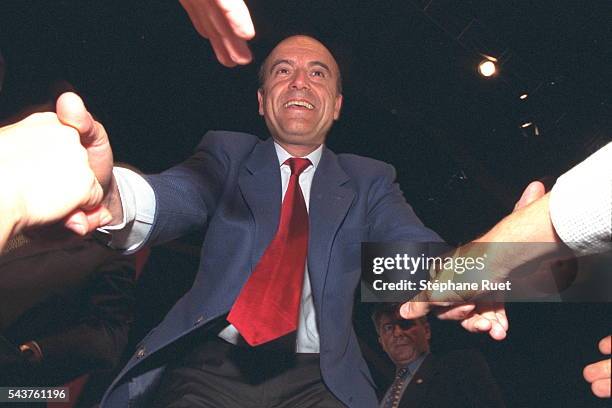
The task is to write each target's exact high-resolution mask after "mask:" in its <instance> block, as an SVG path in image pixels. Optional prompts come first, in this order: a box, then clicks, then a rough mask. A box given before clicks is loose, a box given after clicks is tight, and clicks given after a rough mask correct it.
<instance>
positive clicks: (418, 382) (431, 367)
mask: <svg viewBox="0 0 612 408" xmlns="http://www.w3.org/2000/svg"><path fill="white" fill-rule="evenodd" d="M504 406H505V405H504V402H503V400H502V397H501V392H500V390H499V387H498V386H497V383H496V382H495V380H494V379H493V377H492V375H491V371H490V370H489V366H488V364H487V362H486V361H485V359H484V357H483V356H482V354H480V353H479V352H477V351H475V350H457V351H451V352H448V353H444V354H429V355H428V356H427V357H426V358H425V360H424V361H423V363H422V364H421V366H420V367H419V369H418V370H417V372H416V373H415V374H414V376H413V378H412V381H410V383H409V384H408V385H407V387H406V389H405V391H404V394H403V396H402V399H401V400H400V404H399V407H400V408H417V407H418V408H444V407H456V408H477V407H478V408H496V407H504Z"/></svg>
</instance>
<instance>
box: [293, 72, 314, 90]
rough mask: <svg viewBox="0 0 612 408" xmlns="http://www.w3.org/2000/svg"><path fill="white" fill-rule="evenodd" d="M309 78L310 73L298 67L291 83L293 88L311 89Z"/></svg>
mask: <svg viewBox="0 0 612 408" xmlns="http://www.w3.org/2000/svg"><path fill="white" fill-rule="evenodd" d="M308 79H309V78H308V73H307V72H306V71H304V70H301V69H298V70H296V71H295V73H294V75H293V78H292V80H291V83H290V84H289V85H290V87H291V88H292V89H309V88H310V84H309V81H308Z"/></svg>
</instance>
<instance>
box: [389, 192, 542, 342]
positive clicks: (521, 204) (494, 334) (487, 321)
mask: <svg viewBox="0 0 612 408" xmlns="http://www.w3.org/2000/svg"><path fill="white" fill-rule="evenodd" d="M544 194H545V188H544V185H543V184H542V183H540V182H533V183H531V184H529V185H528V186H527V188H525V190H524V191H523V194H522V195H521V198H520V199H519V200H518V201H517V203H516V205H515V206H514V211H515V212H516V211H520V210H522V209H523V208H525V207H527V206H529V205H530V204H532V203H534V202H535V201H537V200H539V199H540V198H542V197H543V196H544ZM432 310H433V312H434V313H435V314H436V316H437V317H438V318H439V319H443V320H459V321H461V326H463V328H464V329H466V330H467V331H469V332H472V333H478V332H481V333H489V335H490V336H491V338H493V339H495V340H503V339H505V338H506V333H507V331H508V328H509V325H508V318H507V317H506V310H505V307H504V304H503V303H502V302H496V301H494V300H493V299H489V298H487V297H485V298H481V299H480V300H479V301H478V302H477V303H475V302H462V301H461V302H457V299H432V298H431V294H429V293H427V292H425V291H423V292H420V293H419V294H418V295H417V296H416V297H415V298H413V299H412V300H410V301H409V302H406V303H404V304H403V305H402V306H401V308H400V315H401V316H402V317H403V318H404V319H416V318H418V317H421V316H425V315H427V314H428V313H429V312H430V311H432Z"/></svg>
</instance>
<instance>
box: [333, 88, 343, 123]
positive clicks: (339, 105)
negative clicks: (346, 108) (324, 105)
mask: <svg viewBox="0 0 612 408" xmlns="http://www.w3.org/2000/svg"><path fill="white" fill-rule="evenodd" d="M342 100H343V97H342V94H339V95H338V96H336V101H335V102H334V120H338V119H339V118H340V111H341V110H342Z"/></svg>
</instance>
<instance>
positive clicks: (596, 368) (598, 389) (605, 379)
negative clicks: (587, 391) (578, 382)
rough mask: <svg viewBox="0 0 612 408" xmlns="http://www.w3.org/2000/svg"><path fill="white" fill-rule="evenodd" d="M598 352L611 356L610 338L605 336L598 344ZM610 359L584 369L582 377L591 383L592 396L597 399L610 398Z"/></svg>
mask: <svg viewBox="0 0 612 408" xmlns="http://www.w3.org/2000/svg"><path fill="white" fill-rule="evenodd" d="M599 351H601V353H602V354H606V355H608V356H609V355H610V354H612V336H606V337H604V338H603V339H601V341H600V342H599ZM610 367H611V365H610V359H609V358H608V359H606V360H601V361H599V362H597V363H593V364H589V365H588V366H586V367H584V370H583V371H582V375H583V376H584V379H585V380H587V381H588V382H590V383H591V390H592V391H593V394H595V395H596V396H598V397H599V398H610V370H611V368H610Z"/></svg>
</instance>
